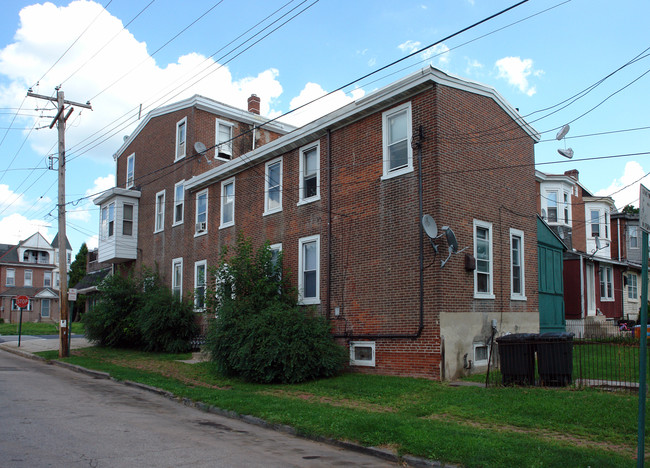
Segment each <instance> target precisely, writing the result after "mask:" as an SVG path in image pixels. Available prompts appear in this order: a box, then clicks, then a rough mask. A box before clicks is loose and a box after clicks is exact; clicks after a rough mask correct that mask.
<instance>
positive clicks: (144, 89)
mask: <svg viewBox="0 0 650 468" xmlns="http://www.w3.org/2000/svg"><path fill="white" fill-rule="evenodd" d="M515 3H517V2H516V1H501V0H489V1H488V0H436V1H418V2H411V1H402V2H395V1H394V0H389V1H383V0H347V1H342V0H320V1H318V0H308V1H306V2H302V3H301V0H295V1H290V0H281V1H274V0H267V1H262V0H256V1H253V0H251V1H249V0H223V1H222V2H218V1H216V0H210V1H207V0H188V1H183V2H179V1H177V0H154V1H153V2H151V0H142V1H135V0H112V1H109V0H103V1H101V2H98V3H95V2H89V1H75V2H71V1H69V0H65V1H58V0H57V1H54V2H51V3H47V4H40V3H34V2H30V1H22V0H8V1H6V2H3V15H2V17H1V18H0V243H15V242H18V240H20V239H24V238H26V237H28V236H29V235H31V234H32V233H34V232H35V231H37V230H38V231H40V232H41V233H43V234H44V235H45V237H46V238H48V240H52V238H53V237H54V234H55V233H56V230H57V222H56V214H57V213H56V200H57V192H56V190H57V184H56V178H57V173H56V171H50V170H47V169H46V161H47V156H48V155H55V156H56V154H55V153H56V146H55V144H56V138H57V135H56V128H54V129H52V130H50V129H48V128H47V127H48V126H49V124H50V122H51V119H52V116H53V112H52V111H51V106H49V107H50V108H49V109H44V110H41V109H43V107H45V105H44V104H45V103H44V101H37V100H34V99H25V94H26V92H27V89H28V88H29V87H33V90H34V92H36V93H39V94H45V95H52V94H53V93H54V87H55V86H57V85H62V87H63V90H64V91H65V94H66V98H67V99H70V100H73V101H78V102H85V101H87V100H91V103H92V105H93V111H92V112H91V111H87V110H83V111H81V112H80V109H75V111H74V113H73V114H72V117H71V118H70V120H69V125H68V131H67V134H66V143H67V151H68V153H67V154H68V158H69V162H68V166H67V174H68V176H67V190H66V192H67V194H66V195H67V198H66V199H67V200H68V201H69V202H71V203H70V204H69V205H68V209H69V210H70V212H69V214H68V237H69V239H70V241H71V243H72V247H73V249H74V250H75V252H76V251H77V250H78V249H79V247H80V246H81V243H82V242H87V243H88V244H89V246H90V247H93V246H95V245H96V243H97V240H96V236H97V230H98V219H97V214H98V212H97V209H96V207H95V206H94V205H93V204H92V202H89V201H88V199H82V198H83V197H85V196H88V195H91V194H94V193H97V192H98V191H101V190H104V189H106V188H109V187H111V186H113V185H114V173H115V166H114V162H113V158H112V155H113V154H114V153H115V151H117V149H118V148H119V146H120V144H121V142H122V138H123V136H124V135H128V134H129V133H130V132H131V131H132V130H133V128H134V127H135V125H136V124H137V118H136V114H137V112H135V109H137V108H138V107H139V106H140V104H142V105H143V108H144V110H145V112H146V111H148V110H151V109H153V108H155V107H156V106H159V105H164V104H166V103H171V102H175V101H178V100H180V99H183V98H185V97H188V96H190V95H192V94H195V93H199V94H203V95H205V96H208V97H211V98H213V99H216V100H219V101H222V102H226V103H228V104H231V105H235V106H238V107H242V108H244V107H245V106H246V97H247V96H249V95H250V94H251V93H255V94H257V95H258V96H260V97H261V98H262V113H263V114H266V115H268V116H271V117H277V116H279V115H281V114H283V113H285V112H287V111H289V110H291V109H293V108H295V107H297V106H298V105H300V104H302V103H304V102H307V101H309V100H311V99H313V98H315V97H318V96H319V95H321V94H323V93H325V92H329V91H332V90H335V89H337V88H339V87H340V86H342V85H344V84H346V83H350V82H353V81H354V80H356V79H357V78H360V77H362V76H364V75H366V74H368V73H371V72H373V71H376V70H378V69H379V68H381V67H383V66H384V65H386V64H389V63H391V62H393V61H395V60H398V59H400V58H402V57H405V56H406V55H408V54H410V53H411V52H414V51H419V52H420V53H418V54H416V56H414V57H412V58H410V59H407V60H405V61H403V62H401V63H399V64H398V65H396V66H393V67H391V68H390V69H387V70H383V71H381V72H378V73H376V74H375V75H373V76H371V77H369V78H366V79H364V80H361V81H359V82H357V83H355V84H354V85H352V86H351V87H349V88H346V89H344V90H343V92H339V93H336V94H334V95H333V96H331V97H330V98H328V99H327V100H323V101H320V102H319V103H318V104H315V105H313V106H310V107H311V108H307V109H305V110H301V111H300V112H296V113H294V114H290V115H289V116H287V117H286V118H285V120H286V121H288V122H289V123H292V124H296V125H301V124H304V123H306V122H308V121H309V120H311V119H313V118H315V117H317V116H319V115H322V114H323V113H325V112H327V111H330V110H333V109H334V108H336V107H337V106H340V105H343V104H345V103H347V102H349V101H350V100H353V99H355V98H358V97H360V96H363V95H364V94H367V93H369V92H371V91H373V90H374V89H376V88H379V87H381V86H384V85H386V84H388V83H390V82H392V81H395V80H397V79H399V78H401V77H403V76H405V75H407V74H409V73H411V72H413V71H415V70H417V69H418V68H421V67H424V66H427V65H429V64H432V65H433V66H436V67H438V68H441V69H442V70H444V71H446V72H448V73H452V74H455V75H458V76H460V77H462V78H467V79H471V80H475V81H479V82H481V83H484V84H487V85H489V86H492V87H494V88H495V89H496V90H497V91H498V92H499V93H500V94H501V95H503V96H504V97H505V98H506V99H507V100H508V101H509V102H510V103H511V104H512V105H513V106H514V107H517V108H519V110H520V113H521V114H522V115H523V116H527V120H528V121H529V122H532V124H533V126H534V127H535V128H536V129H537V130H538V131H540V132H543V133H542V141H541V142H540V143H538V144H537V145H536V149H535V150H536V162H537V163H542V164H541V165H539V166H538V169H540V170H542V171H544V172H549V173H561V172H564V171H565V170H568V169H573V168H575V169H578V170H579V171H580V181H581V182H582V183H583V184H584V185H585V186H586V187H587V188H588V189H589V190H590V191H592V192H593V193H596V194H597V195H610V194H614V195H613V197H614V199H615V201H616V203H617V206H618V207H619V208H622V207H623V206H624V205H625V204H626V203H630V202H632V203H633V204H635V205H637V206H638V201H637V198H638V193H639V192H638V190H639V189H638V180H639V179H641V178H642V177H643V176H644V174H645V173H646V172H648V171H650V155H648V154H643V153H648V152H650V144H649V143H648V141H649V138H648V137H649V136H650V129H648V128H644V127H650V118H649V115H650V112H649V111H648V109H650V93H648V91H647V90H648V84H649V83H650V73H649V74H648V75H643V74H644V73H646V72H648V71H650V57H645V55H646V54H648V53H650V50H648V51H645V50H646V49H647V48H648V47H650V35H648V33H647V18H648V17H650V2H645V1H635V0H628V1H622V2H611V1H601V0H570V1H561V0H557V1H550V0H530V1H528V2H527V3H525V4H523V5H521V6H518V7H517V8H515V9H513V10H511V11H509V12H507V13H505V14H503V15H501V16H499V17H498V18H496V19H493V20H491V21H489V22H487V23H485V24H482V25H480V26H478V27H476V28H474V29H472V30H470V31H467V32H464V33H462V34H461V35H459V36H456V37H454V38H452V39H449V40H446V41H444V42H443V43H442V44H438V45H437V46H435V47H434V48H432V49H426V47H427V46H428V45H430V44H434V43H436V42H438V41H440V40H441V39H443V38H445V37H447V36H449V35H451V34H453V33H455V32H456V31H458V30H461V29H463V28H465V27H466V26H469V25H471V24H473V23H475V22H477V21H479V20H482V19H483V18H486V17H488V16H490V15H492V14H494V13H497V12H499V11H501V10H503V9H505V8H507V7H509V6H511V5H514V4H515ZM147 5H149V6H147ZM145 7H146V8H145ZM294 8H295V10H293V11H292V12H290V10H292V9H294ZM303 10H304V11H303ZM276 11H277V12H276ZM285 13H286V14H287V16H285V17H283V18H282V19H280V16H281V15H283V14H285ZM296 14H297V16H295V18H293V19H291V20H290V21H288V22H286V24H283V23H284V22H285V21H287V20H288V19H289V18H291V17H292V16H294V15H296ZM136 16H137V17H136ZM134 18H135V19H134ZM265 18H267V19H265ZM276 20H277V22H276V23H274V24H272V25H271V23H272V22H273V21H276ZM129 22H130V24H129V25H128V26H126V25H127V23H129ZM260 22H261V23H260ZM192 23H194V24H192ZM258 23H260V24H259V25H258ZM256 25H257V26H256ZM125 26H126V28H125ZM267 26H268V29H266V30H264V31H263V32H261V30H262V28H264V27H267ZM185 28H187V29H185ZM250 28H253V29H251V31H250V32H248V33H247V32H246V31H248V30H249V29H250ZM276 28H277V29H276ZM183 30H184V31H183ZM256 33H259V35H258V36H256V37H255V38H253V39H251V40H250V41H249V42H246V43H245V45H243V46H241V47H239V48H237V49H235V46H237V45H239V44H240V43H242V42H244V41H245V40H246V39H248V38H250V37H251V36H252V35H253V34H256ZM269 33H270V34H269ZM242 34H243V36H242V37H241V38H240V39H236V38H237V37H238V36H240V35H242ZM266 34H268V36H267V37H263V36H265V35H266ZM175 36H177V37H176V38H174V37H175ZM170 40H171V42H169V43H168V41H170ZM233 40H234V41H235V42H233V43H232V44H230V45H229V43H231V41H233ZM258 40H259V42H257V43H254V42H255V41H258ZM248 46H250V48H249V49H248V50H244V49H245V48H246V47H248ZM233 49H235V50H234V51H233ZM644 51H645V52H644ZM237 54H239V55H237ZM639 54H640V55H639ZM152 55H153V56H152ZM637 56H638V57H639V58H638V60H637V61H635V62H634V63H631V64H628V65H627V66H625V67H623V66H624V65H626V64H627V63H628V62H629V61H630V60H631V59H633V58H635V57H637ZM57 60H58V62H57ZM219 65H221V66H219ZM208 67H209V68H208ZM621 67H623V68H622V69H620V70H619V71H617V70H618V69H619V68H621ZM203 70H205V71H203ZM615 71H616V73H614V74H612V73H613V72H615ZM608 75H611V76H609V77H608ZM606 77H607V79H605V80H604V81H603V82H602V83H601V84H599V85H598V86H597V87H594V88H593V89H591V90H590V92H588V93H585V94H579V93H583V92H584V91H586V90H589V88H590V87H591V86H592V85H594V84H596V83H598V82H599V81H600V80H603V78H606ZM635 80H636V81H635ZM37 83H38V85H37ZM576 95H577V96H578V97H580V98H579V99H577V100H575V102H574V101H573V100H569V101H567V102H565V104H563V105H559V104H560V103H562V102H563V101H565V100H567V99H569V98H571V97H572V96H576ZM610 96H611V97H610ZM603 101H604V102H603ZM37 108H38V109H39V110H35V109H37ZM18 109H20V112H18ZM544 109H547V110H544ZM124 115H126V116H127V118H122V116H124ZM116 119H117V120H116ZM568 122H570V123H571V131H570V132H569V134H568V136H567V139H566V140H565V141H562V142H558V141H556V140H554V136H555V134H556V132H557V128H559V127H561V126H562V125H563V124H565V123H568ZM40 127H45V128H40ZM107 129H110V130H109V131H107ZM634 129H640V130H634ZM611 132H616V133H611ZM565 145H566V146H567V147H571V148H573V150H574V153H575V156H574V159H573V160H572V161H568V160H566V159H564V158H563V157H562V156H560V155H559V154H558V153H557V151H556V150H557V148H564V147H565ZM639 153H641V154H639ZM627 154H634V155H633V156H625V157H614V156H620V155H627ZM607 156H609V157H608V158H604V159H590V160H584V159H586V158H602V157H607ZM581 160H582V161H581ZM547 163H552V164H547ZM642 182H643V183H645V185H646V186H650V178H648V179H643V180H642ZM624 187H626V188H624ZM615 192H616V193H615Z"/></svg>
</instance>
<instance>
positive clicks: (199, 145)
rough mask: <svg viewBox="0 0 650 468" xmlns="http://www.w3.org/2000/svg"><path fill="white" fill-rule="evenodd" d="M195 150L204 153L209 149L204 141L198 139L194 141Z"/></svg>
mask: <svg viewBox="0 0 650 468" xmlns="http://www.w3.org/2000/svg"><path fill="white" fill-rule="evenodd" d="M194 150H195V151H196V152H197V153H199V154H203V153H205V152H206V151H207V150H208V149H207V148H206V147H205V145H204V144H203V143H201V142H200V141H197V142H196V143H194Z"/></svg>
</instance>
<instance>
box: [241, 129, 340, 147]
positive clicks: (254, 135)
mask: <svg viewBox="0 0 650 468" xmlns="http://www.w3.org/2000/svg"><path fill="white" fill-rule="evenodd" d="M256 130H257V127H256V126H255V125H253V148H252V149H255V137H256V136H257V135H256V134H255V131H256ZM328 131H329V130H328Z"/></svg>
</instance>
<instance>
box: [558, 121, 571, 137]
mask: <svg viewBox="0 0 650 468" xmlns="http://www.w3.org/2000/svg"><path fill="white" fill-rule="evenodd" d="M570 128H571V127H569V124H566V125H565V126H563V127H562V128H561V129H560V131H559V132H557V135H555V139H556V140H558V141H559V140H561V139H562V138H564V137H565V136H566V134H567V133H569V129H570Z"/></svg>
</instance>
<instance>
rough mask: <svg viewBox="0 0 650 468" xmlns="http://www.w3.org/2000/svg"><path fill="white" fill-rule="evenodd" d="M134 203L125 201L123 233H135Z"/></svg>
mask: <svg viewBox="0 0 650 468" xmlns="http://www.w3.org/2000/svg"><path fill="white" fill-rule="evenodd" d="M133 210H134V207H133V204H131V203H124V204H123V205H122V235H123V236H132V235H133Z"/></svg>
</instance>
